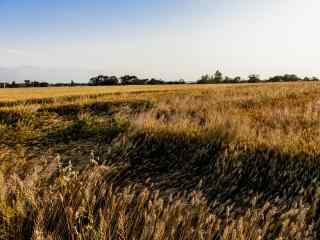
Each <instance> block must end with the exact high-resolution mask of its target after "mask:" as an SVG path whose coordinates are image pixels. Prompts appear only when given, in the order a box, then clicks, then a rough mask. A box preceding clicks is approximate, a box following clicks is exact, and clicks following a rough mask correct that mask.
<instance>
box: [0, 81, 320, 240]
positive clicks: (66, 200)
mask: <svg viewBox="0 0 320 240" xmlns="http://www.w3.org/2000/svg"><path fill="white" fill-rule="evenodd" d="M319 113H320V84H319V83H316V82H310V83H281V84H253V85H249V84H238V85H172V86H170V85H168V86H130V87H125V86H123V87H122V86H121V87H77V88H43V89H40V88H39V89H1V90H0V136H1V138H0V239H30V238H32V239H318V238H319V237H320V219H319V217H320V202H319V200H320V188H319V186H320V185H319V184H320V163H319V160H320V148H319V144H320V135H319V133H320V132H319V130H320V128H319V127H320V125H319V123H320V118H319Z"/></svg>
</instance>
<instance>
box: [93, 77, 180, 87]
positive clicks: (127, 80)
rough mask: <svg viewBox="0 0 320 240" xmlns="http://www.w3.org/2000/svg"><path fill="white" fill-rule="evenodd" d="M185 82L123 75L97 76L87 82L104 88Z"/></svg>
mask: <svg viewBox="0 0 320 240" xmlns="http://www.w3.org/2000/svg"><path fill="white" fill-rule="evenodd" d="M184 83H185V81H184V80H183V79H180V80H179V81H170V82H167V81H164V80H162V79H155V78H151V79H148V78H145V79H140V78H138V77H137V76H135V75H125V76H122V77H120V78H118V77H116V76H104V75H99V76H97V77H92V78H90V80H89V85H90V86H104V85H157V84H184Z"/></svg>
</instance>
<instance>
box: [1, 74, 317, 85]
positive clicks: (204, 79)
mask: <svg viewBox="0 0 320 240" xmlns="http://www.w3.org/2000/svg"><path fill="white" fill-rule="evenodd" d="M298 81H319V79H318V78H317V77H304V78H300V77H298V76H297V75H295V74H284V75H276V76H273V77H270V78H269V79H264V80H262V79H261V78H260V76H259V75H258V74H251V75H249V76H248V78H246V79H243V78H241V77H240V76H237V77H234V78H231V77H228V76H223V74H222V72H220V71H219V70H217V71H216V72H215V73H214V74H205V75H202V76H201V78H200V79H199V80H197V81H196V82H191V83H190V84H195V83H196V84H221V83H223V84H227V83H264V82H298ZM161 84H186V82H185V81H184V80H183V79H180V80H178V81H164V80H162V79H155V78H150V79H148V78H144V79H141V78H139V77H137V76H135V75H124V76H122V77H117V76H106V75H98V76H96V77H92V78H90V79H89V82H88V83H76V82H75V81H73V80H71V81H70V82H68V83H48V82H43V81H41V82H40V81H31V80H25V81H24V82H22V83H16V82H15V81H12V82H0V88H19V87H49V86H55V87H63V86H70V87H74V86H112V85H161Z"/></svg>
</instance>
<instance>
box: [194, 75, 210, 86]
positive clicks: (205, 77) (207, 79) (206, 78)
mask: <svg viewBox="0 0 320 240" xmlns="http://www.w3.org/2000/svg"><path fill="white" fill-rule="evenodd" d="M212 81H213V77H212V76H210V75H209V74H206V75H202V76H201V78H200V80H198V82H197V83H200V84H201V83H210V82H212Z"/></svg>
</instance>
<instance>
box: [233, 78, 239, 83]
mask: <svg viewBox="0 0 320 240" xmlns="http://www.w3.org/2000/svg"><path fill="white" fill-rule="evenodd" d="M233 81H234V82H235V83H239V82H241V77H239V76H237V77H235V78H234V79H233Z"/></svg>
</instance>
